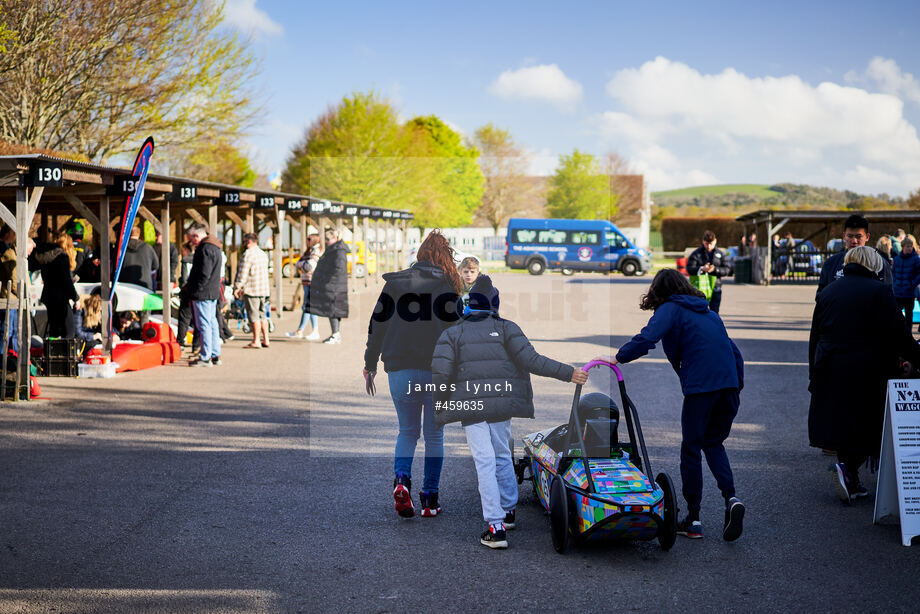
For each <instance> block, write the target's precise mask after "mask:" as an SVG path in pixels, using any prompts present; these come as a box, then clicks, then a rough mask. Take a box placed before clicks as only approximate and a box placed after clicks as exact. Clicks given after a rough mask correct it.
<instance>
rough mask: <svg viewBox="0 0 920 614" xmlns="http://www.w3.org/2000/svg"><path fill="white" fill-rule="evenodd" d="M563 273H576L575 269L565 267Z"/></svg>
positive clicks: (567, 274)
mask: <svg viewBox="0 0 920 614" xmlns="http://www.w3.org/2000/svg"><path fill="white" fill-rule="evenodd" d="M562 274H563V275H566V276H569V275H574V274H575V269H569V268H563V269H562Z"/></svg>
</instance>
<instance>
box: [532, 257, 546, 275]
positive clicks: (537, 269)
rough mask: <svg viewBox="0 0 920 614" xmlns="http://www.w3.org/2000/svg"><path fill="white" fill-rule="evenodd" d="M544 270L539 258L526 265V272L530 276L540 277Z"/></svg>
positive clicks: (544, 266)
mask: <svg viewBox="0 0 920 614" xmlns="http://www.w3.org/2000/svg"><path fill="white" fill-rule="evenodd" d="M545 270H546V265H545V264H543V261H542V260H540V259H539V258H534V259H533V260H531V261H530V262H528V263H527V272H528V273H530V274H531V275H542V274H543V271H545Z"/></svg>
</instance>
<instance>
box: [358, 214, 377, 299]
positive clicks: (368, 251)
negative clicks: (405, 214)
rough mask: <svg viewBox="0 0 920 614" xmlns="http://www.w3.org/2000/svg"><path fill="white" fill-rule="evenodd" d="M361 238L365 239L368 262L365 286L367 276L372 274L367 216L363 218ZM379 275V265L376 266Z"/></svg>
mask: <svg viewBox="0 0 920 614" xmlns="http://www.w3.org/2000/svg"><path fill="white" fill-rule="evenodd" d="M361 240H362V241H364V260H365V262H366V269H367V270H366V272H365V273H364V287H365V288H366V287H367V278H368V277H370V276H371V253H372V252H371V242H370V240H369V239H368V238H367V218H364V219H362V220H361ZM376 275H377V267H374V276H375V277H376Z"/></svg>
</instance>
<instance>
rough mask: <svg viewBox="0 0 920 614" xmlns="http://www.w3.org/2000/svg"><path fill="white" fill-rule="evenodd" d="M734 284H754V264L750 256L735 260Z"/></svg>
mask: <svg viewBox="0 0 920 614" xmlns="http://www.w3.org/2000/svg"><path fill="white" fill-rule="evenodd" d="M735 283H736V284H752V283H754V263H753V260H752V259H751V257H750V256H744V257H743V258H736V259H735Z"/></svg>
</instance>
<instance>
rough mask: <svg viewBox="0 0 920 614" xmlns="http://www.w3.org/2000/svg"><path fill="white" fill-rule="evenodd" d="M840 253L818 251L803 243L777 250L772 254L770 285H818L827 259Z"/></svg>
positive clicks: (781, 247)
mask: <svg viewBox="0 0 920 614" xmlns="http://www.w3.org/2000/svg"><path fill="white" fill-rule="evenodd" d="M837 253H839V252H835V251H830V250H822V249H817V248H815V247H814V246H813V245H810V244H806V243H802V244H799V245H796V246H795V249H789V248H786V247H784V246H780V247H778V248H775V251H773V252H772V253H771V255H770V256H771V264H772V266H771V272H772V275H771V278H770V283H780V282H787V283H817V282H818V279H819V278H820V277H821V269H822V268H823V267H824V263H825V262H827V259H828V258H830V257H831V256H833V255H834V254H837Z"/></svg>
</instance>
